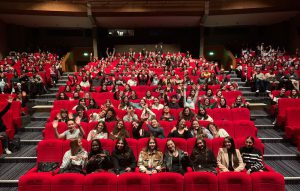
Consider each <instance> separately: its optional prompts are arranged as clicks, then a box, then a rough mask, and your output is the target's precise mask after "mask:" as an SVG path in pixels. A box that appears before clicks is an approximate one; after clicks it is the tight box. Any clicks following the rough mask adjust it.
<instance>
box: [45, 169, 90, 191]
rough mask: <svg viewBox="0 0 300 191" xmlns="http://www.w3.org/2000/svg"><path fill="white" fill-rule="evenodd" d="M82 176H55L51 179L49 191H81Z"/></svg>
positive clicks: (76, 174) (75, 174) (72, 174)
mask: <svg viewBox="0 0 300 191" xmlns="http://www.w3.org/2000/svg"><path fill="white" fill-rule="evenodd" d="M84 179H85V177H84V175H82V174H79V173H64V174H57V175H55V176H53V177H52V179H51V191H58V190H60V191H67V190H72V191H82V190H83V184H84Z"/></svg>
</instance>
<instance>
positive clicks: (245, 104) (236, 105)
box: [232, 95, 249, 108]
mask: <svg viewBox="0 0 300 191" xmlns="http://www.w3.org/2000/svg"><path fill="white" fill-rule="evenodd" d="M232 108H249V103H248V102H246V101H243V99H242V96H240V95H239V96H237V97H236V99H235V102H234V103H233V104H232Z"/></svg>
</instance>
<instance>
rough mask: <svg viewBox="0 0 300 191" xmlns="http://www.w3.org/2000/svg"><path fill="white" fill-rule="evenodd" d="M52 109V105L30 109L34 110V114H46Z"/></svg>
mask: <svg viewBox="0 0 300 191" xmlns="http://www.w3.org/2000/svg"><path fill="white" fill-rule="evenodd" d="M52 108H53V105H36V106H33V107H32V109H34V110H35V111H36V112H48V113H50V112H51V110H52Z"/></svg>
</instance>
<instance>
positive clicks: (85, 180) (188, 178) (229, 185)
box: [19, 172, 284, 191]
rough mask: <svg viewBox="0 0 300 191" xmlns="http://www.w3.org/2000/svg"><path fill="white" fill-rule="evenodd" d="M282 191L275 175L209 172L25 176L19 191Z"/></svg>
mask: <svg viewBox="0 0 300 191" xmlns="http://www.w3.org/2000/svg"><path fill="white" fill-rule="evenodd" d="M40 190H43V191H57V190H61V191H62V190H72V191H99V190H101V191H128V190H130V191H140V190H143V191H161V190H163V191H199V190H209V191H229V190H232V191H284V178H283V176H282V175H281V174H279V173H275V172H257V173H252V174H251V175H247V174H245V173H241V172H226V173H221V174H218V176H216V175H214V174H212V173H209V172H189V173H186V174H185V175H184V176H182V175H180V174H177V173H171V172H163V173H158V174H153V175H151V176H149V175H147V174H143V173H134V172H132V173H125V174H121V175H119V176H116V175H115V174H113V173H107V172H101V173H93V174H89V175H87V176H84V175H82V174H75V173H68V174H58V175H55V176H51V174H43V173H39V174H26V175H24V176H22V177H21V178H20V180H19V191H40Z"/></svg>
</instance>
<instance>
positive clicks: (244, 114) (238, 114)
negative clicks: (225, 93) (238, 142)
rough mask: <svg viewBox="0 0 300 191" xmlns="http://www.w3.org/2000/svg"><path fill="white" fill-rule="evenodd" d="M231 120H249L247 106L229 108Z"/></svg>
mask: <svg viewBox="0 0 300 191" xmlns="http://www.w3.org/2000/svg"><path fill="white" fill-rule="evenodd" d="M231 116H232V121H236V120H250V111H249V109H247V108H233V109H231Z"/></svg>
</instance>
